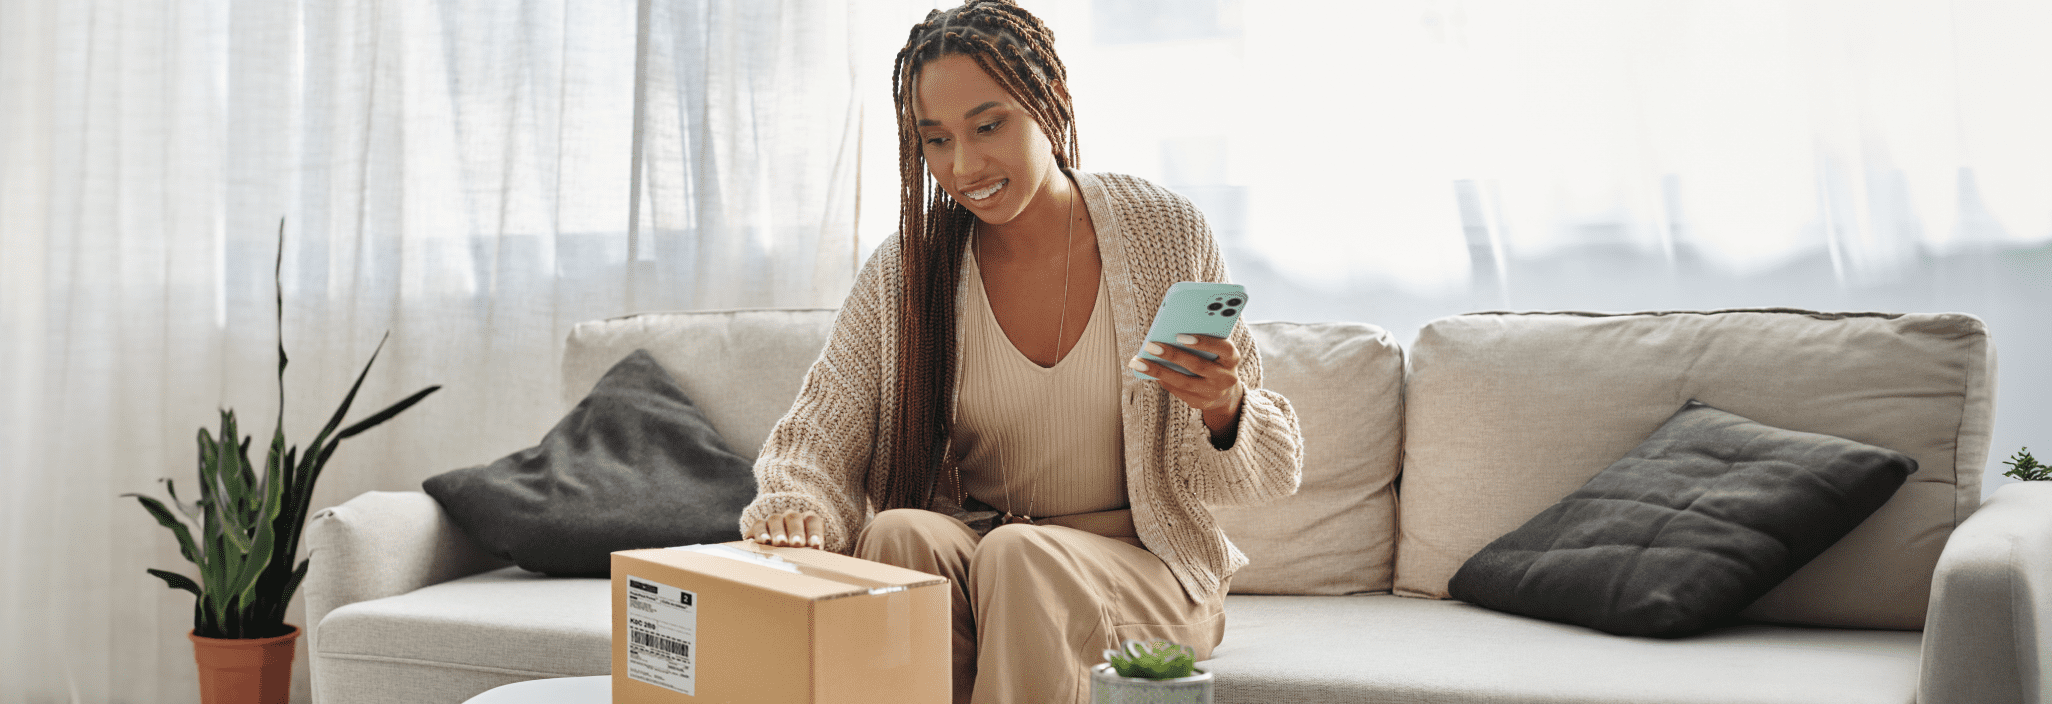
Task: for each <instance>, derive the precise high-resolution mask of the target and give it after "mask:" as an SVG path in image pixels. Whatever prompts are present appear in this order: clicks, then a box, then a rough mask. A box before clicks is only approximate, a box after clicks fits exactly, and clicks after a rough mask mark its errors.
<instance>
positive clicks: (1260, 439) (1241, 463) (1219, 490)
mask: <svg viewBox="0 0 2052 704" xmlns="http://www.w3.org/2000/svg"><path fill="white" fill-rule="evenodd" d="M1194 210H1195V209H1194V208H1192V211H1193V212H1194ZM1191 220H1192V221H1193V222H1195V224H1196V228H1197V229H1198V230H1199V232H1198V233H1196V234H1198V235H1201V236H1197V237H1194V238H1193V239H1194V240H1195V241H1194V242H1192V243H1191V244H1192V246H1191V248H1190V251H1193V252H1195V253H1197V257H1198V259H1197V261H1196V262H1195V265H1196V269H1197V272H1198V275H1199V276H1200V277H1201V279H1202V280H1204V281H1230V280H1231V278H1230V277H1229V276H1228V274H1227V272H1226V265H1225V257H1224V256H1223V255H1221V254H1220V253H1219V250H1218V241H1217V240H1216V239H1214V238H1213V237H1212V235H1211V228H1210V226H1209V225H1208V224H1206V223H1205V222H1204V218H1203V216H1202V215H1194V216H1193V217H1192V218H1191ZM1259 296H1260V292H1258V291H1249V292H1248V298H1249V299H1250V300H1258V297H1259ZM1232 341H1233V346H1234V347H1235V348H1237V349H1238V350H1239V351H1240V366H1239V369H1238V373H1239V377H1240V383H1241V385H1242V386H1244V387H1245V388H1246V390H1247V393H1246V396H1244V397H1242V398H1241V400H1240V422H1239V424H1238V427H1237V428H1236V429H1235V430H1234V436H1233V438H1232V440H1231V444H1230V445H1227V446H1226V447H1225V449H1218V448H1216V447H1213V446H1212V444H1211V442H1210V439H1209V437H1210V436H1209V432H1208V431H1203V427H1204V416H1203V414H1202V413H1201V412H1199V411H1198V410H1197V409H1195V408H1190V407H1188V405H1187V404H1185V405H1184V409H1183V410H1184V412H1185V414H1186V415H1188V416H1189V418H1188V419H1187V421H1188V423H1194V424H1195V425H1196V427H1197V429H1198V431H1199V432H1196V433H1193V437H1194V438H1195V441H1194V442H1193V443H1191V444H1195V445H1199V446H1200V447H1197V448H1195V449H1194V450H1193V452H1194V454H1195V455H1196V460H1197V469H1198V471H1197V472H1196V476H1194V477H1192V481H1191V482H1190V487H1191V489H1192V493H1194V494H1195V495H1196V496H1197V498H1198V500H1200V501H1203V502H1205V503H1209V504H1215V505H1240V504H1255V503H1261V502H1264V501H1269V500H1272V499H1276V498H1280V497H1284V496H1289V495H1291V494H1294V493H1297V485H1298V484H1299V483H1300V482H1302V481H1303V476H1304V438H1303V435H1302V433H1301V432H1300V431H1299V429H1298V426H1297V413H1296V411H1295V410H1294V409H1292V408H1291V407H1290V400H1289V399H1287V398H1284V397H1283V395H1282V394H1278V393H1276V392H1274V391H1270V390H1268V389H1265V388H1262V386H1261V351H1260V350H1259V349H1256V348H1255V346H1254V335H1253V333H1251V332H1249V331H1248V329H1247V325H1246V323H1245V322H1242V323H1241V324H1239V325H1235V326H1233V333H1232ZM1186 427H1187V426H1186Z"/></svg>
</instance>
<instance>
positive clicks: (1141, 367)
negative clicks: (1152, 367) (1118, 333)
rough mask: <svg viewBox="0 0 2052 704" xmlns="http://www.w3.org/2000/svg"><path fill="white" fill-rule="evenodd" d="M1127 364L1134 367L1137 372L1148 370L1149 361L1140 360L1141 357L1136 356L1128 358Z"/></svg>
mask: <svg viewBox="0 0 2052 704" xmlns="http://www.w3.org/2000/svg"><path fill="white" fill-rule="evenodd" d="M1126 366H1127V367H1130V368H1132V370H1133V371H1136V372H1144V371H1147V363H1146V362H1142V361H1140V358H1139V357H1134V358H1132V359H1129V360H1126Z"/></svg>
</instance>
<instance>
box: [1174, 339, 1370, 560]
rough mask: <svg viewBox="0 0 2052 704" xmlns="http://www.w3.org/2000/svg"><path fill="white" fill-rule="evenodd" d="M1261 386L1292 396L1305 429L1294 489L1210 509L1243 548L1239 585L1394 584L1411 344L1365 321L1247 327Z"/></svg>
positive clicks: (1293, 405) (1241, 549)
mask: <svg viewBox="0 0 2052 704" xmlns="http://www.w3.org/2000/svg"><path fill="white" fill-rule="evenodd" d="M1247 327H1248V330H1249V331H1250V332H1251V333H1253V335H1254V344H1255V346H1256V348H1257V349H1259V350H1260V352H1261V364H1262V385H1263V386H1266V387H1267V388H1269V389H1272V390H1274V391H1275V392H1277V393H1280V394H1282V395H1283V396H1284V397H1286V398H1288V399H1289V400H1290V406H1291V407H1292V408H1294V409H1295V410H1296V412H1297V422H1298V424H1299V426H1300V427H1301V429H1302V431H1303V434H1304V478H1303V482H1302V483H1301V484H1300V485H1299V486H1298V488H1297V493H1296V494H1294V495H1291V496H1286V497H1283V498H1281V499H1277V500H1275V501H1271V502H1268V503H1265V504H1260V505H1255V506H1215V507H1212V509H1211V512H1212V516H1213V517H1215V518H1216V519H1217V520H1218V524H1219V527H1220V528H1222V529H1223V530H1225V533H1226V537H1228V538H1230V539H1231V540H1232V541H1233V544H1234V545H1235V546H1237V547H1239V548H1240V551H1241V552H1243V553H1246V555H1247V560H1248V562H1247V566H1246V567H1243V568H1241V569H1240V571H1239V572H1237V573H1235V574H1234V575H1233V583H1232V591H1233V592H1234V593H1237V594H1352V593H1358V592H1375V591H1388V590H1389V587H1390V575H1391V573H1392V568H1393V566H1394V563H1395V560H1396V494H1395V492H1394V491H1393V490H1392V489H1391V484H1392V483H1393V482H1394V481H1395V480H1396V475H1397V463H1398V458H1397V452H1398V450H1399V449H1400V448H1399V446H1400V445H1401V443H1402V441H1403V413H1404V406H1403V388H1404V386H1403V385H1404V352H1403V349H1402V348H1400V347H1398V346H1397V343H1396V341H1395V340H1394V339H1393V338H1391V337H1390V335H1389V333H1387V332H1384V331H1383V330H1382V329H1381V328H1378V327H1375V326H1373V325H1363V324H1360V323H1285V322H1260V323H1252V324H1249V325H1248V326H1247Z"/></svg>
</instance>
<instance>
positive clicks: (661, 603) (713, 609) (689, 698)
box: [612, 541, 953, 704]
mask: <svg viewBox="0 0 2052 704" xmlns="http://www.w3.org/2000/svg"><path fill="white" fill-rule="evenodd" d="M612 576H613V701H614V702H615V704H684V703H685V702H709V703H710V702H717V703H719V704H786V703H788V704H870V703H874V704H946V703H947V702H948V701H949V699H950V698H951V696H952V695H951V692H952V690H951V688H950V678H951V677H952V675H953V673H952V671H951V666H950V663H951V662H952V660H951V655H950V649H951V648H952V647H953V639H952V636H951V631H952V629H953V625H952V622H951V620H950V614H949V608H950V601H949V598H948V589H949V588H950V587H949V586H948V580H947V579H945V578H942V577H937V576H934V575H930V574H926V573H923V572H917V571H913V570H908V569H904V568H901V567H893V566H890V565H886V564H882V563H877V562H870V561H868V560H861V559H856V558H853V557H848V556H845V555H839V554H835V553H831V552H826V551H822V550H812V549H807V548H776V547H767V546H762V545H757V544H755V543H752V542H748V541H737V542H732V543H726V544H722V545H700V546H687V547H682V548H650V549H645V550H622V551H619V552H615V553H613V563H612Z"/></svg>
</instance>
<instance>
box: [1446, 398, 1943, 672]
mask: <svg viewBox="0 0 2052 704" xmlns="http://www.w3.org/2000/svg"><path fill="white" fill-rule="evenodd" d="M1916 469H1917V462H1916V460H1914V459H1911V458H1910V457H1909V456H1908V455H1904V454H1902V453H1900V452H1895V451H1893V450H1888V449H1884V448H1879V447H1874V446H1872V445H1867V444H1864V443H1858V442H1854V441H1851V440H1846V439H1844V438H1836V437H1831V436H1829V435H1818V434H1815V433H1803V432H1797V431H1792V430H1783V429H1780V428H1773V427H1769V426H1766V425H1761V424H1759V423H1756V422H1753V421H1751V420H1747V419H1745V418H1742V417H1739V416H1737V415H1733V414H1731V413H1726V412H1724V411H1720V410H1717V409H1715V408H1711V407H1709V406H1706V405H1703V404H1702V403H1699V402H1696V401H1690V402H1688V404H1686V405H1684V406H1683V407H1682V409H1681V410H1680V411H1678V412H1676V413H1675V414H1674V416H1673V417H1671V418H1669V419H1668V420H1667V422H1666V423H1665V424H1663V425H1661V426H1660V429H1659V430H1657V431H1655V432H1654V433H1653V436H1652V437H1649V438H1647V439H1646V441H1645V442H1643V443H1640V444H1639V446H1638V447H1637V448H1635V449H1633V450H1632V451H1631V453H1630V454H1628V455H1625V457H1624V459H1621V460H1618V461H1617V462H1616V463H1614V464H1612V465H1610V467H1608V468H1606V469H1604V470H1603V471H1602V472H1601V473H1598V474H1597V475H1596V476H1595V478H1593V479H1590V480H1589V482H1588V483H1587V484H1584V485H1583V486H1582V488H1581V489H1578V490H1576V491H1575V492H1574V493H1572V494H1569V495H1568V496H1567V498H1564V499H1561V500H1560V503H1557V504H1554V505H1553V506H1551V507H1549V508H1547V509H1546V510H1545V511H1542V512H1540V513H1539V515H1538V516H1535V517H1533V518H1532V520H1530V521H1527V522H1526V523H1525V525H1523V526H1521V527H1519V528H1518V529H1517V530H1514V531H1511V532H1510V533H1507V534H1505V535H1504V536H1503V537H1501V538H1497V539H1496V541H1495V542H1492V543H1490V544H1489V546H1488V547H1485V548H1483V549H1482V551H1481V552H1479V553H1476V554H1475V556H1474V557H1472V558H1469V559H1468V561H1467V563H1465V564H1463V565H1461V569H1460V571H1458V572H1456V573H1454V577H1453V580H1452V581H1451V582H1450V583H1449V584H1448V585H1447V589H1448V591H1449V592H1451V593H1452V594H1453V596H1454V598H1456V599H1460V600H1463V601H1467V602H1470V603H1473V604H1477V605H1480V606H1484V607H1488V608H1491V609H1495V610H1498V611H1505V612H1509V613H1515V614H1523V615H1526V616H1533V617H1537V618H1543V619H1547V620H1551V621H1560V622H1564V623H1572V624H1578V625H1583V626H1588V627H1590V628H1595V629H1597V630H1601V631H1605V632H1608V633H1615V634H1618V635H1639V636H1660V637H1676V636H1685V635H1692V634H1695V633H1700V632H1702V631H1704V630H1707V629H1709V628H1712V627H1715V626H1718V625H1723V624H1725V623H1727V622H1729V621H1731V620H1732V619H1733V618H1734V617H1735V616H1736V615H1737V614H1738V612H1739V611H1740V610H1742V609H1744V608H1745V607H1746V605H1748V604H1751V603H1752V602H1753V600H1755V599H1758V598H1760V596H1762V595H1764V594H1766V593H1767V591H1768V590H1770V589H1773V588H1774V586H1775V585H1777V584H1780V583H1781V581H1782V580H1784V579H1787V578H1788V576H1789V575H1790V574H1794V573H1795V571H1796V570H1797V569H1800V568H1801V567H1802V566H1803V565H1805V564H1808V563H1809V562H1810V560H1812V559H1814V558H1816V557H1817V555H1818V554H1820V553H1823V552H1824V549H1825V548H1828V547H1831V545H1832V544H1833V543H1836V542H1838V539H1839V538H1842V537H1845V534H1846V533H1850V532H1852V529H1853V528H1855V527H1857V526H1858V525H1859V524H1860V522H1861V521H1864V520H1866V518H1867V516H1868V515H1871V514H1873V513H1874V511H1875V510H1876V509H1879V508H1880V507H1881V504H1883V503H1886V502H1887V501H1888V497H1890V496H1893V495H1894V494H1895V490H1896V489H1897V488H1899V487H1901V486H1902V483H1903V480H1904V478H1906V477H1908V476H1909V475H1910V473H1912V472H1915V471H1916Z"/></svg>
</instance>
